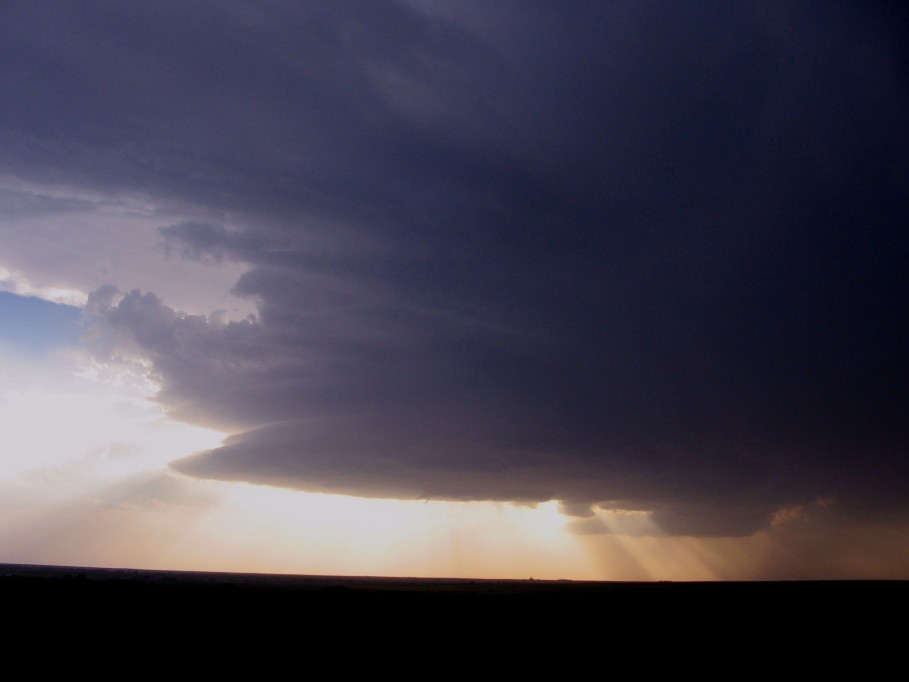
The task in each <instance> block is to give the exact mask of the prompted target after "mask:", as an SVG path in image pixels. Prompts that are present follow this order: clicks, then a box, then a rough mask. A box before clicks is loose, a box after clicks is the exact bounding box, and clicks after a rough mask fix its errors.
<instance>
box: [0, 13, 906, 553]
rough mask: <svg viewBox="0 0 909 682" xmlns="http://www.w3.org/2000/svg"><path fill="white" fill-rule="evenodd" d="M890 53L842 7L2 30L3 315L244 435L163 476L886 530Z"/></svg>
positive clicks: (51, 25) (891, 383)
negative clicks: (32, 310)
mask: <svg viewBox="0 0 909 682" xmlns="http://www.w3.org/2000/svg"><path fill="white" fill-rule="evenodd" d="M907 27H909V22H907V16H906V14H905V12H904V10H903V9H902V8H901V7H900V3H895V2H894V3H883V2H882V3H864V2H835V1H832V0H831V1H830V2H798V3H790V2H785V3H783V2H780V3H772V2H771V3H768V2H763V1H761V2H758V1H755V2H749V1H742V2H727V1H717V2H696V3H640V2H581V1H578V2H567V3H558V4H553V3H546V2H534V1H530V0H527V1H522V2H517V1H515V2H510V1H507V0H502V1H498V2H485V1H484V2H479V1H478V2H471V1H469V0H466V1H465V0H459V1H458V2H447V1H446V0H408V1H406V2H405V1H400V2H390V1H387V2H386V1H381V2H380V1H375V0H369V1H363V2H348V1H333V2H324V3H323V2H313V3H296V2H281V1H272V2H257V3H248V2H230V1H228V0H219V1H217V2H214V1H212V2H208V1H204V0H199V1H195V2H162V3H147V2H129V1H125V0H118V1H117V2H91V1H84V2H78V3H72V2H25V1H22V2H18V1H12V2H4V3H3V5H2V8H0V101H2V102H3V104H2V106H0V282H2V285H3V286H2V288H4V289H6V290H7V291H8V292H12V293H16V294H18V295H19V296H20V297H21V296H26V295H28V296H39V297H41V298H44V299H47V300H50V301H56V302H58V303H66V304H68V305H70V306H75V307H76V308H80V309H81V316H82V320H83V322H82V328H83V332H84V334H83V337H84V338H83V343H84V344H87V345H88V348H89V349H90V350H91V352H92V353H93V354H94V355H95V359H96V361H97V362H99V363H104V362H112V361H113V360H114V359H119V360H120V361H122V360H123V359H124V358H128V359H131V360H132V361H134V362H142V363H146V364H145V365H143V366H145V367H147V368H148V370H149V371H150V372H151V373H152V376H153V378H154V379H155V380H156V381H157V382H158V383H159V384H160V387H161V389H160V393H159V394H158V398H157V399H158V400H159V402H160V404H161V405H162V407H163V408H164V409H165V410H166V412H167V414H169V415H170V417H171V418H173V419H177V420H181V421H183V422H187V423H189V424H192V425H195V426H203V427H210V428H216V429H218V430H220V431H222V432H225V433H228V434H230V437H229V438H228V439H227V440H226V441H225V442H224V443H223V444H222V445H221V446H220V447H215V448H214V449H211V450H205V451H203V452H200V453H197V454H194V455H192V456H189V457H182V458H179V459H177V458H174V459H175V461H173V462H172V463H171V467H172V468H173V469H174V470H175V471H177V472H181V473H183V474H188V475H190V476H193V477H198V478H205V479H222V480H230V481H244V482H249V483H264V484H268V485H273V486H279V487H284V488H292V489H297V490H301V491H310V492H339V493H344V494H350V495H356V496H363V497H377V498H395V499H439V500H477V501H489V500H496V501H517V502H546V501H549V500H557V501H559V502H561V503H562V509H563V511H565V512H566V513H568V514H569V515H573V516H575V517H577V519H576V520H575V523H576V524H577V525H576V529H577V531H578V532H582V533H598V532H608V530H609V529H608V528H606V527H605V526H602V524H601V523H600V522H599V516H596V515H594V513H593V509H592V506H593V508H594V509H596V508H608V509H621V510H629V511H646V512H651V513H652V514H651V517H650V518H652V521H653V523H654V524H656V526H657V527H659V528H660V529H661V531H662V532H664V533H667V534H669V535H692V536H748V535H752V534H754V533H756V532H759V531H762V530H766V529H768V528H770V527H771V525H772V524H773V523H778V522H780V519H781V518H783V517H781V516H780V514H781V510H784V511H785V510H790V511H791V510H806V509H821V508H824V509H826V508H828V507H832V508H835V509H836V510H838V513H839V514H840V515H841V516H842V517H843V518H849V519H852V520H855V521H856V522H861V523H868V524H883V525H884V526H886V527H890V528H905V527H906V523H907V521H909V401H907V389H909V386H907V383H909V381H907V379H909V353H907V347H909V346H907V341H909V314H907V311H909V275H907V273H909V268H907V263H909V230H907V226H909V125H907V121H909V85H907V84H909V77H907V76H909V74H907V67H909V47H907V46H909V42H907ZM10 305H12V304H11V303H10V304H9V305H8V306H7V308H5V309H4V310H13V309H12V308H11V307H9V306H10ZM61 315H63V316H64V317H65V315H64V314H63V313H61ZM17 316H20V317H21V315H20V313H17V312H15V311H13V312H12V313H7V314H6V316H5V317H3V316H0V321H2V322H3V323H4V325H6V326H5V327H4V329H13V328H14V327H16V328H19V330H20V331H19V333H27V332H23V331H22V329H23V328H20V327H17V325H16V323H15V322H14V320H15V319H16V318H17ZM7 320H13V321H11V322H7ZM5 333H7V332H4V334H5ZM12 333H13V332H10V334H12ZM784 516H785V514H784ZM585 524H586V525H585Z"/></svg>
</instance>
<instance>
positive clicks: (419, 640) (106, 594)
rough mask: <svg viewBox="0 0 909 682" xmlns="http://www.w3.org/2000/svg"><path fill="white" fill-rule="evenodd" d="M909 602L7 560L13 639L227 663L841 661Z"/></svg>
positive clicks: (710, 589) (898, 589)
mask: <svg viewBox="0 0 909 682" xmlns="http://www.w3.org/2000/svg"><path fill="white" fill-rule="evenodd" d="M907 597H909V582H906V581H814V582H797V581H793V582H678V583H676V582H585V581H557V580H556V581H554V580H469V579H438V578H378V577H337V576H297V575H266V574H237V573H201V572H182V571H149V570H132V569H108V568H81V567H59V566H33V565H18V564H17V565H12V564H0V604H2V609H3V620H4V623H5V624H6V626H7V627H8V629H10V628H11V632H12V634H13V639H12V640H11V639H9V638H8V639H7V642H8V643H9V642H12V641H15V639H16V638H17V637H18V638H19V639H21V640H22V641H29V640H30V641H35V640H36V639H37V640H40V641H45V642H57V643H62V644H64V645H67V646H73V647H75V648H76V649H78V650H83V649H84V648H85V646H87V645H89V643H90V644H91V645H92V646H95V645H98V644H103V645H104V646H105V647H114V648H120V649H122V648H123V647H124V646H125V647H127V648H136V647H139V648H142V647H145V646H148V645H151V644H154V645H155V646H161V645H163V646H165V647H166V648H173V647H176V648H182V649H183V650H185V651H187V652H191V653H195V654H200V652H202V651H208V652H209V653H211V652H212V651H213V649H212V648H211V647H215V648H216V649H217V652H218V653H217V656H218V657H219V658H218V661H219V664H220V665H223V664H224V663H225V661H226V660H233V659H232V658H231V657H234V658H236V657H238V656H246V657H249V656H253V657H255V656H260V655H264V654H265V653H267V652H272V653H275V654H278V653H279V652H284V654H287V655H291V654H292V655H294V656H297V655H305V656H307V657H320V656H326V655H329V651H333V650H335V649H336V647H337V646H338V645H339V643H343V649H344V651H345V652H346V653H344V654H343V658H344V660H342V661H337V663H339V664H343V665H362V664H363V663H364V661H363V660H361V659H360V658H359V657H361V656H364V655H367V652H368V655H369V656H379V657H386V656H389V655H392V654H393V653H394V652H399V653H401V652H403V651H404V650H411V649H412V648H413V647H416V648H418V649H420V650H421V651H423V650H436V651H440V650H444V651H446V652H447V653H446V656H449V657H453V658H451V660H450V661H449V664H451V665H455V664H456V662H457V661H458V660H461V659H462V658H463V657H464V656H474V655H477V653H478V652H482V651H483V650H484V648H488V649H489V652H490V653H495V654H496V655H497V657H498V658H501V657H502V656H504V655H506V654H507V652H508V651H510V649H508V647H510V646H517V647H519V648H520V652H521V653H520V655H521V657H522V658H521V660H522V666H523V665H526V664H527V659H526V658H525V657H526V656H531V657H534V656H536V657H543V658H545V657H547V656H551V655H553V653H554V652H559V651H563V652H564V651H566V649H565V647H568V648H569V649H576V652H575V653H576V654H578V655H582V654H584V652H585V651H586V650H587V647H595V649H596V650H597V651H602V652H606V651H609V652H611V655H617V656H621V655H625V654H628V653H629V652H630V651H636V650H637V649H638V648H639V647H640V646H642V645H644V644H648V645H649V646H653V647H656V648H658V649H659V650H660V651H663V652H664V653H665V652H667V651H670V650H674V651H682V650H684V651H688V652H689V653H690V654H693V653H696V652H697V651H698V650H699V649H702V648H705V651H706V650H707V649H710V650H712V649H715V648H716V647H732V648H733V649H739V650H741V648H742V647H744V648H745V649H748V650H749V651H751V654H749V655H755V656H759V657H760V656H766V655H768V653H769V649H768V647H769V648H772V650H773V651H775V652H779V651H784V650H789V649H791V650H793V651H799V652H801V653H804V652H805V651H806V647H807V650H810V648H811V646H812V645H811V642H823V646H824V647H825V650H826V651H828V652H830V653H837V652H838V651H841V652H846V651H853V652H854V651H855V647H856V643H857V642H858V641H859V640H861V641H867V640H868V639H869V638H873V639H874V640H875V642H876V646H881V647H885V648H886V646H887V642H888V641H890V640H892V639H893V638H894V636H895V637H896V638H898V639H901V635H899V631H900V630H901V629H902V628H901V627H900V628H899V629H897V630H893V629H891V628H890V626H889V625H888V623H891V622H894V620H893V619H894V618H896V621H895V622H897V623H902V622H903V621H904V618H905V616H904V614H905V612H906V608H907V607H909V599H907ZM627 646H632V647H633V649H626V648H625V647H627ZM839 646H843V647H846V648H845V649H842V650H839V649H838V648H837V647H839ZM900 646H901V645H900ZM325 647H328V648H325ZM692 647H694V649H692ZM831 647H833V650H831ZM304 652H305V654H304ZM458 652H460V653H458ZM761 652H763V653H761ZM588 653H589V652H588ZM282 655H283V654H282ZM330 655H332V656H336V655H337V654H330ZM406 655H409V654H406ZM654 655H656V654H654ZM225 656H226V657H227V658H226V659H225V658H223V657H225ZM650 662H651V663H652V662H654V661H650Z"/></svg>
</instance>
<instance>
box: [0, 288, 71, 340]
mask: <svg viewBox="0 0 909 682" xmlns="http://www.w3.org/2000/svg"><path fill="white" fill-rule="evenodd" d="M81 318H82V311H81V310H80V309H79V308H76V307H75V306H70V305H63V304H59V303H51V302H50V301H45V300H43V299H40V298H34V297H31V296H19V295H17V294H12V293H9V292H0V346H5V347H7V348H11V349H14V350H17V351H19V352H25V353H27V354H29V355H44V354H46V353H49V352H51V351H53V350H56V349H57V348H62V347H65V346H72V345H75V344H77V343H78V342H79V336H80V334H81V331H82V328H81Z"/></svg>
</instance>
